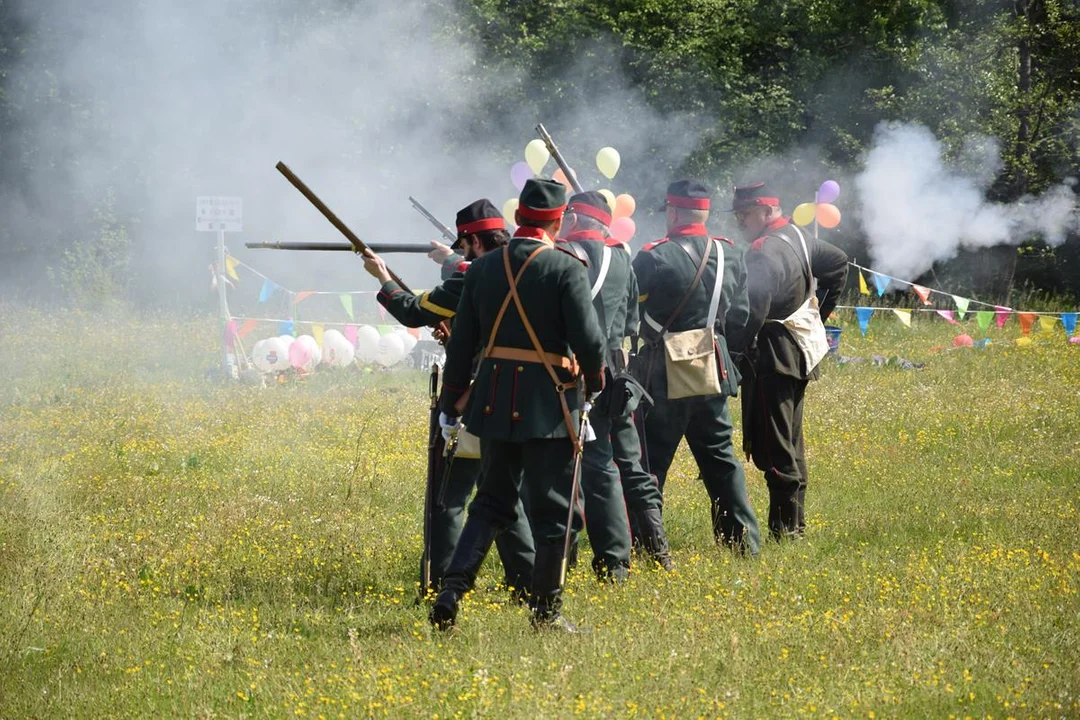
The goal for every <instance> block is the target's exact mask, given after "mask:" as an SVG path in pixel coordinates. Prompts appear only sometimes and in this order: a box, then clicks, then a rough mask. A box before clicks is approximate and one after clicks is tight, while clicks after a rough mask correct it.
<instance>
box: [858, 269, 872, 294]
mask: <svg viewBox="0 0 1080 720" xmlns="http://www.w3.org/2000/svg"><path fill="white" fill-rule="evenodd" d="M859 293H860V294H862V295H869V294H870V288H868V287H867V286H866V278H865V277H863V274H862V270H860V271H859Z"/></svg>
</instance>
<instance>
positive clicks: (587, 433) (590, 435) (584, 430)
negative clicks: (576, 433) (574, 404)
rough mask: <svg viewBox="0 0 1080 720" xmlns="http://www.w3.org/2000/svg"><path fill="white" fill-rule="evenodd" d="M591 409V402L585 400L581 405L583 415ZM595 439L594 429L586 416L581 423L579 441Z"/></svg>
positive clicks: (588, 441)
mask: <svg viewBox="0 0 1080 720" xmlns="http://www.w3.org/2000/svg"><path fill="white" fill-rule="evenodd" d="M591 411H592V403H591V402H588V401H586V402H585V403H584V404H583V405H582V406H581V414H582V415H584V416H587V415H588V414H589V412H591ZM595 439H596V431H595V430H593V426H592V423H591V422H589V418H588V417H586V418H585V422H583V423H582V424H581V442H583V443H591V442H592V441H593V440H595Z"/></svg>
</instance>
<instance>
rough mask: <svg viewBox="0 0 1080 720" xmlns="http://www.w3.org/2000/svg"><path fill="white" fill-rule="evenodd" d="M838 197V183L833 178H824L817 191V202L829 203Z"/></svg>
mask: <svg viewBox="0 0 1080 720" xmlns="http://www.w3.org/2000/svg"><path fill="white" fill-rule="evenodd" d="M838 197H840V184H839V183H838V182H836V181H835V180H826V181H825V182H823V183H821V187H819V188H818V191H817V202H819V203H831V202H832V201H833V200H835V199H836V198H838Z"/></svg>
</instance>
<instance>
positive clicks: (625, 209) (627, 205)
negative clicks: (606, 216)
mask: <svg viewBox="0 0 1080 720" xmlns="http://www.w3.org/2000/svg"><path fill="white" fill-rule="evenodd" d="M635 210H637V202H636V201H635V200H634V198H633V197H631V196H630V195H627V194H626V193H623V194H622V195H619V196H618V197H616V198H615V212H614V213H612V214H613V215H614V216H615V217H617V218H621V217H630V216H631V215H633V214H634V211H635Z"/></svg>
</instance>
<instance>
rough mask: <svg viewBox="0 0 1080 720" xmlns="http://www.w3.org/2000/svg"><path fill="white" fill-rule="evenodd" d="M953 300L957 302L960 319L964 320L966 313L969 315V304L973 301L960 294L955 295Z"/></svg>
mask: <svg viewBox="0 0 1080 720" xmlns="http://www.w3.org/2000/svg"><path fill="white" fill-rule="evenodd" d="M952 301H953V302H954V303H956V311H957V314H958V315H959V316H960V319H961V320H963V319H964V315H967V309H968V305H969V304H970V303H971V301H970V300H968V299H967V298H965V297H960V296H959V295H953V296H952Z"/></svg>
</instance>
